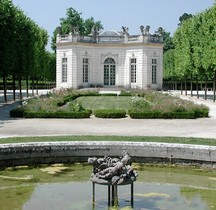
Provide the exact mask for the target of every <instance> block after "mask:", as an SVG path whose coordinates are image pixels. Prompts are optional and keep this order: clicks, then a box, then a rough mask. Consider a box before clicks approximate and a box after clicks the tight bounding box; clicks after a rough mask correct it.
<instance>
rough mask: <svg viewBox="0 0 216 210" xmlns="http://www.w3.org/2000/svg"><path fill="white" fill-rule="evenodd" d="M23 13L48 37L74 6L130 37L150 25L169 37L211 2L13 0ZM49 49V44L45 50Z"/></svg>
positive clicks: (170, 0)
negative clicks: (187, 16) (186, 17)
mask: <svg viewBox="0 0 216 210" xmlns="http://www.w3.org/2000/svg"><path fill="white" fill-rule="evenodd" d="M12 1H13V4H14V5H15V6H18V7H19V8H20V9H22V10H23V11H24V13H25V14H26V15H27V16H28V17H30V18H31V19H32V20H34V21H35V22H36V23H37V24H38V25H39V26H40V27H42V28H44V29H46V30H47V31H48V33H49V35H50V37H51V36H52V33H53V31H54V29H55V28H56V27H57V26H58V25H59V23H60V20H59V19H60V18H62V17H66V10H67V8H69V7H73V8H74V9H75V10H77V11H78V12H79V13H82V18H84V19H87V18H89V17H94V19H95V20H100V21H101V22H102V24H103V26H104V29H106V30H121V27H122V26H127V27H129V33H130V34H139V33H140V30H139V27H140V25H144V26H146V25H150V26H151V29H150V32H151V33H154V32H155V30H157V29H158V27H160V26H161V27H163V28H164V29H165V30H166V31H167V32H171V35H172V34H173V33H174V32H175V30H176V28H177V25H178V23H179V17H180V16H181V15H182V14H184V13H189V14H196V13H199V12H202V11H204V10H205V9H207V8H209V7H211V6H212V5H213V3H214V0H106V1H105V0H12ZM47 49H48V50H49V49H50V45H49V46H48V47H47Z"/></svg>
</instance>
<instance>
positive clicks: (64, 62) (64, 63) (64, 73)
mask: <svg viewBox="0 0 216 210" xmlns="http://www.w3.org/2000/svg"><path fill="white" fill-rule="evenodd" d="M62 82H67V58H62Z"/></svg>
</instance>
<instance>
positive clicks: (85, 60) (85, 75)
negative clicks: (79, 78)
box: [83, 58, 89, 83]
mask: <svg viewBox="0 0 216 210" xmlns="http://www.w3.org/2000/svg"><path fill="white" fill-rule="evenodd" d="M88 75H89V59H88V58H83V83H88Z"/></svg>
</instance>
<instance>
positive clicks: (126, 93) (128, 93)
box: [119, 91, 133, 96]
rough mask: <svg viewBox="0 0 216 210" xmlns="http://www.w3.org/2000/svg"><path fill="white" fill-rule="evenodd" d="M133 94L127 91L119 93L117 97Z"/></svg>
mask: <svg viewBox="0 0 216 210" xmlns="http://www.w3.org/2000/svg"><path fill="white" fill-rule="evenodd" d="M132 95H133V94H132V93H131V92H129V91H126V92H125V91H121V93H120V94H119V96H132Z"/></svg>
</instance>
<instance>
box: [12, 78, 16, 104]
mask: <svg viewBox="0 0 216 210" xmlns="http://www.w3.org/2000/svg"><path fill="white" fill-rule="evenodd" d="M13 100H14V101H16V77H15V74H13Z"/></svg>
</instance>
